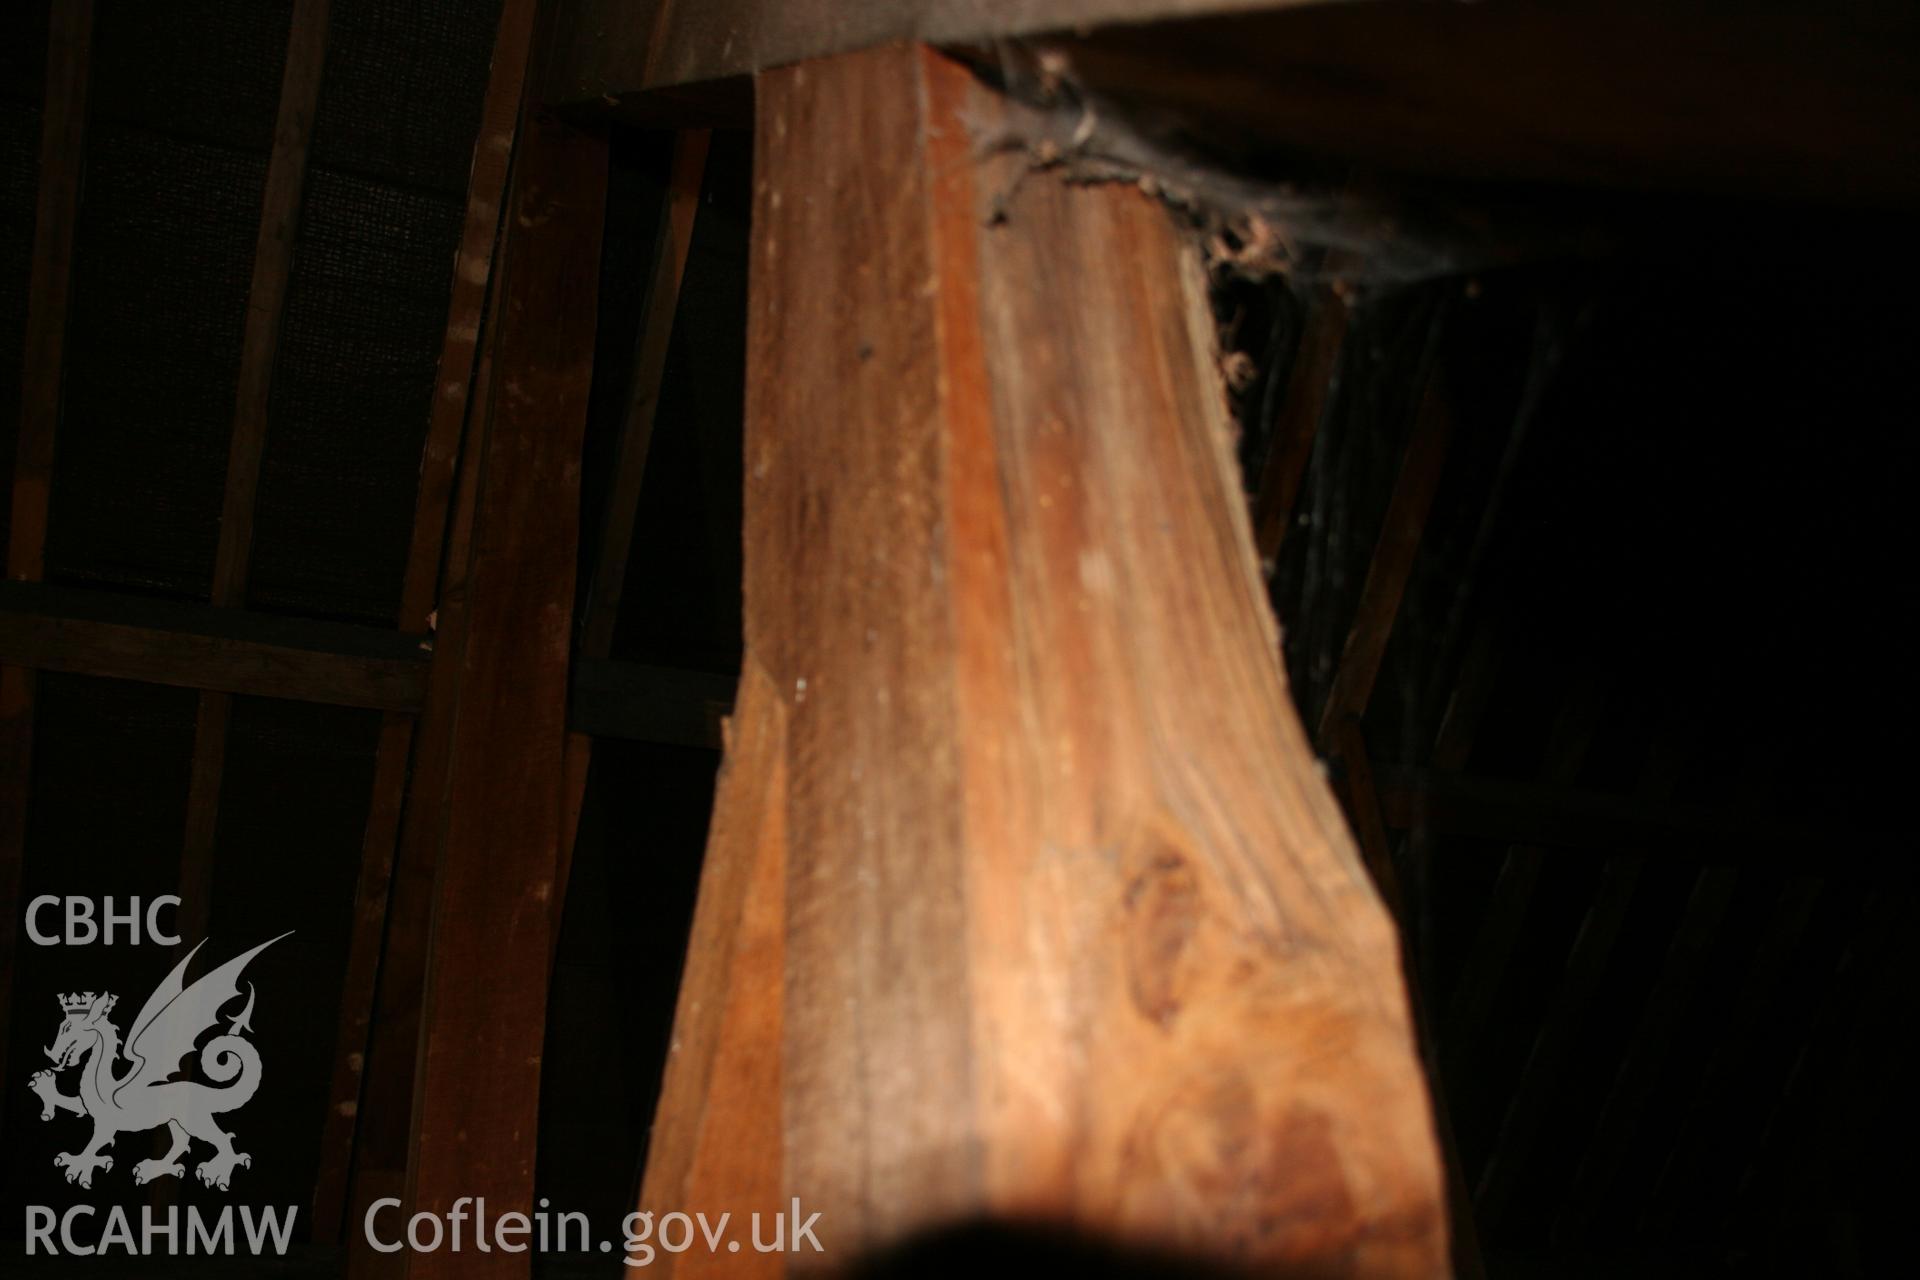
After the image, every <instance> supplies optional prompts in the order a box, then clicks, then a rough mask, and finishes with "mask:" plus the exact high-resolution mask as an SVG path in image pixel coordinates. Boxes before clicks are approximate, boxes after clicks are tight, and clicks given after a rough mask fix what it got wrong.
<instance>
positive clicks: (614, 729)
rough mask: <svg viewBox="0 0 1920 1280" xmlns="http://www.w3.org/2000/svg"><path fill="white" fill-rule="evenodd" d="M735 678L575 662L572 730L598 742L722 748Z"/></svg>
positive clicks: (570, 714)
mask: <svg viewBox="0 0 1920 1280" xmlns="http://www.w3.org/2000/svg"><path fill="white" fill-rule="evenodd" d="M736 683H737V680H736V678H735V677H733V676H723V675H715V674H713V673H712V672H707V671H684V670H680V669H677V668H673V667H654V666H648V665H646V664H645V663H639V662H619V661H615V660H612V659H606V658H588V659H580V660H576V661H575V663H574V668H573V691H572V695H571V698H570V700H569V705H568V708H567V721H568V726H569V727H570V728H571V729H572V730H573V731H574V732H575V733H584V734H587V735H588V736H590V737H595V738H629V739H634V740H637V741H644V742H660V743H666V744H668V745H671V746H680V747H718V746H719V745H720V722H721V721H722V720H724V719H725V718H726V716H727V714H728V713H729V712H730V711H731V710H732V709H733V693H734V686H735V685H736Z"/></svg>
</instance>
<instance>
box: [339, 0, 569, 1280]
mask: <svg viewBox="0 0 1920 1280" xmlns="http://www.w3.org/2000/svg"><path fill="white" fill-rule="evenodd" d="M536 9H537V0H504V3H503V4H502V5H501V9H500V20H499V26H498V27H497V28H496V31H495V35H494V44H493V60H492V63H491V68H490V70H489V72H488V75H487V87H486V91H485V96H484V97H483V98H482V100H481V109H480V128H479V131H478V133H477V135H476V136H475V138H474V144H473V163H472V165H471V167H470V169H469V171H468V177H467V202H466V210H465V214H464V217H463V220H462V223H461V231H460V248H459V250H458V253H457V254H456V256H455V258H454V271H453V283H452V286H451V289H450V295H449V298H448V303H447V324H446V329H445V330H444V332H443V333H442V335H441V342H440V356H439V362H438V366H437V369H438V372H437V376H436V379H435V383H434V386H435V393H434V397H433V401H432V404H431V406H430V408H429V410H428V417H427V432H426V439H425V442H424V444H423V446H422V450H421V459H420V482H419V488H418V490H417V492H416V496H415V499H414V516H413V529H412V533H411V535H410V537H409V540H408V548H407V564H406V569H405V572H404V576H403V578H402V581H401V588H400V613H399V623H400V627H401V629H402V630H415V629H418V630H426V629H428V628H429V627H431V626H433V624H434V622H436V621H437V622H439V623H440V626H439V627H438V628H437V630H436V642H437V645H438V646H439V647H440V648H443V649H444V648H447V647H448V638H449V630H450V628H449V627H448V625H447V617H446V615H447V614H448V612H449V611H448V608H447V602H446V596H447V594H449V592H450V584H449V583H448V582H443V579H442V573H441V567H442V563H443V559H444V561H445V563H446V564H447V567H448V576H449V577H455V576H457V577H459V578H460V579H461V580H462V581H463V582H464V574H465V556H464V553H463V554H462V555H460V556H453V555H449V554H447V553H448V551H449V548H448V545H447V543H448V536H449V534H448V531H449V528H450V527H451V526H452V525H453V524H455V523H457V520H458V517H457V515H455V514H454V513H453V511H452V506H453V503H454V502H455V498H456V478H457V473H458V463H459V460H460V458H461V456H462V454H463V452H464V453H465V456H466V457H468V458H469V460H471V459H472V458H473V457H474V453H473V451H469V450H465V448H464V446H463V440H465V439H467V438H469V437H470V436H471V435H472V434H473V433H472V431H471V428H470V426H469V416H470V415H469V409H470V407H471V405H472V404H473V403H475V400H476V393H477V392H478V391H479V386H478V383H479V377H478V370H477V368H476V362H477V357H478V352H479V350H480V341H481V329H482V322H483V321H484V322H485V324H486V327H487V328H488V329H491V328H492V327H493V326H494V323H495V320H494V317H493V316H492V315H490V314H489V311H488V308H489V301H488V299H489V285H490V284H491V282H492V281H493V278H494V272H495V263H496V260H497V258H498V256H499V253H498V242H499V237H500V207H501V202H502V198H503V196H504V194H505V191H506V184H507V177H508V172H509V168H510V163H511V159H512V155H513V146H514V138H515V135H516V132H517V130H518V129H519V119H520V108H521V99H522V97H523V93H524V89H525V84H526V75H527V68H528V59H529V56H530V53H531V49H532V39H533V26H534V15H535V11H536ZM481 402H484V401H483V400H482V401H481ZM444 682H445V681H444V677H443V683H444ZM447 696H448V695H447V694H446V693H443V694H442V697H441V702H442V703H445V702H446V699H447ZM430 700H431V695H430ZM450 714H451V710H450V707H447V706H443V707H442V708H441V710H440V718H441V720H444V718H445V717H446V716H447V715H450ZM427 716H428V719H429V721H430V724H437V723H439V722H440V721H436V720H435V719H434V711H433V709H432V708H430V709H429V711H428V713H427ZM434 732H435V731H434V730H433V729H432V728H431V727H430V728H429V730H428V732H427V733H426V734H424V735H422V736H423V737H424V738H425V739H426V741H425V742H422V743H420V744H416V742H415V729H414V726H412V725H410V724H403V723H401V722H399V721H398V720H396V719H395V718H393V717H389V718H388V719H387V721H386V723H385V724H383V725H382V726H381V732H380V745H379V747H378V749H377V754H376V756H375V762H374V794H373V798H372V801H371V804H370V807H369V810H368V818H367V830H366V834H365V837H364V838H363V840H362V842H361V862H360V880H359V884H358V888H357V890H356V900H355V908H354V926H353V932H352V936H351V939H350V941H349V943H348V950H347V974H348V982H347V984H346V986H345V987H344V988H343V990H342V992H341V1006H340V1029H339V1031H338V1033H337V1034H336V1036H335V1044H334V1057H333V1062H334V1065H333V1084H332V1086H331V1089H330V1091H329V1094H328V1102H327V1113H326V1117H325V1120H324V1127H323V1129H322V1140H321V1156H320V1177H319V1181H318V1183H317V1184H316V1186H315V1189H314V1215H315V1218H314V1230H315V1238H316V1239H328V1240H331V1239H337V1238H339V1236H340V1232H341V1224H342V1222H343V1220H344V1218H345V1206H346V1205H347V1204H348V1203H349V1201H350V1197H351V1198H353V1199H355V1200H356V1201H357V1202H360V1203H362V1207H364V1201H358V1193H359V1191H360V1190H361V1188H360V1187H358V1185H357V1181H356V1177H355V1174H356V1160H355V1142H356V1137H357V1135H358V1134H359V1132H360V1127H361V1120H360V1117H361V1115H362V1114H363V1112H364V1113H366V1114H368V1115H371V1116H374V1117H376V1118H377V1123H379V1124H381V1125H383V1126H384V1130H383V1132H382V1134H381V1135H379V1136H376V1137H375V1138H374V1139H373V1140H372V1142H371V1143H370V1144H369V1151H368V1155H369V1156H370V1158H371V1160H372V1165H371V1168H373V1169H374V1170H375V1172H374V1174H373V1176H372V1178H371V1180H370V1183H369V1185H374V1186H380V1187H383V1188H391V1187H393V1186H394V1185H396V1184H397V1183H398V1181H399V1179H400V1177H401V1176H402V1174H401V1171H402V1170H403V1169H404V1168H405V1162H406V1143H407V1133H408V1128H409V1120H408V1117H409V1106H410V1101H411V1098H412V1080H413V1042H414V1039H415V1031H416V1029H417V1025H418V1024H417V1021H416V1019H417V1017H418V1012H419V999H420V996H419V990H420V984H421V982H422V981H423V980H424V978H423V975H424V973H425V964H426V961H425V942H424V939H422V938H421V937H419V931H420V930H424V927H425V920H426V915H427V894H428V889H429V887H430V885H431V880H432V863H431V860H430V859H431V852H430V850H429V849H428V848H427V846H426V845H424V844H422V843H419V842H416V843H415V844H413V845H408V844H406V843H405V841H404V826H403V824H402V822H401V820H400V818H399V816H398V815H400V813H401V811H402V802H403V798H404V794H405V792H406V789H407V780H408V777H409V770H408V756H409V753H410V752H412V751H413V750H415V749H416V745H418V747H419V749H420V751H421V754H422V756H423V757H425V758H428V759H431V758H434V748H433V747H432V746H431V745H430V744H431V741H432V737H433V734H434ZM413 776H415V777H422V778H424V777H426V776H428V775H425V774H422V773H421V772H420V770H419V768H418V767H417V766H416V768H415V770H414V774H413ZM428 790H429V791H431V784H428ZM388 815H394V817H393V819H392V821H389V818H388ZM409 849H411V850H413V851H414V852H415V856H416V861H415V862H414V863H409V862H408V861H407V850H409ZM417 859H428V860H427V861H425V862H424V863H421V862H419V861H417ZM390 912H391V914H392V916H393V917H394V919H395V920H396V921H400V922H404V923H403V924H402V927H401V928H400V929H399V930H398V931H396V932H394V937H395V942H394V945H393V946H392V948H391V949H390V950H389V952H388V954H387V956H386V959H385V962H384V963H383V962H382V941H383V930H384V927H385V924H386V921H387V918H388V915H389V913H390ZM410 929H411V930H413V932H409V930H410ZM383 1025H384V1027H385V1028H386V1029H387V1035H388V1038H387V1040H386V1045H385V1052H384V1053H379V1054H376V1048H377V1042H378V1041H379V1039H380V1038H381V1037H380V1032H381V1030H382V1027H383ZM376 1062H377V1063H380V1064H384V1067H385V1070H386V1077H385V1079H383V1080H378V1081H376V1080H375V1079H374V1078H372V1077H370V1076H369V1075H368V1068H369V1066H370V1064H373V1063H376ZM384 1193H385V1192H384V1190H383V1191H382V1192H381V1194H384ZM357 1234H358V1233H356V1237H357ZM364 1253H365V1251H364V1250H361V1252H360V1253H359V1254H356V1255H354V1258H353V1263H354V1266H355V1267H356V1268H358V1267H360V1266H362V1265H363V1264H364V1263H365V1257H364V1256H363V1255H364Z"/></svg>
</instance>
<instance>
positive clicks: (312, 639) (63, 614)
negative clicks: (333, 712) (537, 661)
mask: <svg viewBox="0 0 1920 1280" xmlns="http://www.w3.org/2000/svg"><path fill="white" fill-rule="evenodd" d="M430 648H431V641H430V640H429V638H428V637H425V636H414V635H404V634H402V633H400V632H396V631H387V630H383V629H381V628H378V627H361V626H353V625H351V624H346V623H332V622H311V621H307V620H304V619H295V618H280V617H273V616H271V615H266V614H258V613H248V612H245V611H244V610H239V609H216V608H213V607H212V606H210V605H202V604H180V603H174V602H171V601H164V600H145V599H141V598H139V597H132V596H126V595H121V594H117V593H108V592H100V591H88V590H84V589H75V588H65V587H49V586H44V585H41V584H39V583H28V582H9V583H5V584H4V585H0V661H6V662H14V663H18V664H20V665H21V666H26V667H34V668H37V669H39V670H42V671H64V672H69V673H72V674H77V675H91V676H107V677H111V678H114V679H120V680H143V681H146V682H148V683H150V684H167V685H176V686H179V687H182V688H188V689H213V690H218V691H221V692H225V693H244V694H254V695H257V696H260V697H267V698H288V699H292V700H295V701H299V702H324V703H331V704H334V705H337V706H348V707H374V708H377V709H379V710H383V711H411V710H415V709H417V708H418V707H419V705H420V702H421V699H422V698H423V697H424V696H425V691H426V671H427V659H428V656H429V653H430Z"/></svg>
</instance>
